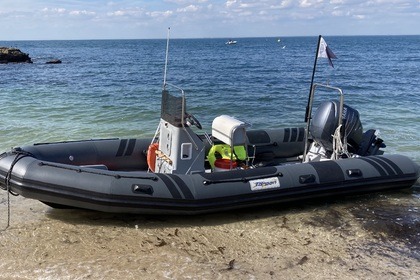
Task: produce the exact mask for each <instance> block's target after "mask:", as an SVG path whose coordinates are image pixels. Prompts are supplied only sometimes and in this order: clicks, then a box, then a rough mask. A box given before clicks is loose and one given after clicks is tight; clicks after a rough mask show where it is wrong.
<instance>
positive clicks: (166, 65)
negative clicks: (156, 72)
mask: <svg viewBox="0 0 420 280" xmlns="http://www.w3.org/2000/svg"><path fill="white" fill-rule="evenodd" d="M170 32H171V28H170V27H168V35H167V37H166V56H165V71H164V72H163V90H165V88H166V72H167V69H168V55H169V35H170Z"/></svg>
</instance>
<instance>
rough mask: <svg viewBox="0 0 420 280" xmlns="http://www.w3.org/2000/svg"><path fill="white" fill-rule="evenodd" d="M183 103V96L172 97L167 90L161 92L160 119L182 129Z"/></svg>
mask: <svg viewBox="0 0 420 280" xmlns="http://www.w3.org/2000/svg"><path fill="white" fill-rule="evenodd" d="M182 93H183V91H182ZM185 103H186V102H185V96H184V94H182V95H181V96H174V95H172V94H171V93H169V91H168V90H166V89H164V90H162V107H161V118H162V119H164V120H165V121H167V122H169V123H170V124H172V125H174V126H176V127H182V125H183V120H184V117H183V116H185V111H186V104H185Z"/></svg>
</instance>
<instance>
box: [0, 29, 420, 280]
mask: <svg viewBox="0 0 420 280" xmlns="http://www.w3.org/2000/svg"><path fill="white" fill-rule="evenodd" d="M317 39H318V38H317V37H284V38H281V40H280V41H279V40H278V38H240V39H237V41H238V43H237V44H236V45H226V44H225V42H226V40H225V39H173V40H171V41H170V43H169V46H170V49H169V63H168V71H167V82H168V83H169V84H173V85H176V86H177V87H180V88H182V89H183V90H184V91H185V95H186V97H187V111H188V112H189V113H191V114H193V115H194V116H195V117H196V118H197V119H198V120H199V121H200V122H201V124H202V125H203V129H204V130H206V131H207V132H210V131H211V123H212V121H213V119H214V118H215V117H217V116H219V115H222V114H227V115H230V116H234V117H236V118H238V119H240V120H243V121H246V122H248V123H250V124H252V128H254V129H258V128H278V127H302V126H305V122H304V117H305V108H306V105H307V101H308V94H309V88H310V82H311V77H312V71H313V67H314V62H315V53H316V46H317ZM325 40H326V41H327V43H328V45H329V47H330V48H331V49H332V51H333V52H334V53H335V55H336V56H337V57H338V59H336V60H334V61H333V63H334V68H332V67H331V66H329V65H328V62H327V60H326V59H322V58H320V59H318V60H317V67H316V72H315V77H314V81H315V82H316V83H322V84H329V85H331V86H336V87H340V88H341V89H342V90H343V91H344V95H345V97H344V98H345V99H344V100H345V103H346V104H347V105H349V106H351V107H353V108H355V109H357V110H358V111H359V113H360V117H361V121H362V124H363V127H364V129H365V130H366V129H369V128H374V129H378V130H380V137H381V138H382V139H383V140H384V141H385V143H386V145H387V147H386V149H385V151H386V153H399V154H403V155H407V156H409V157H411V158H412V159H413V160H415V161H416V162H417V163H420V116H419V105H420V97H419V96H420V52H419V51H418V46H419V45H420V36H355V37H350V36H349V37H347V36H346V37H335V36H331V37H325ZM0 46H10V47H17V48H19V49H21V51H23V52H26V53H28V54H29V55H30V57H31V58H32V60H33V64H0V106H1V110H0V152H2V151H8V150H10V148H11V147H16V146H22V145H27V144H32V143H37V142H53V141H65V140H81V139H92V138H113V137H130V138H131V137H151V136H152V135H153V134H154V133H155V130H156V127H157V125H158V122H159V117H160V94H161V90H162V85H163V76H164V69H165V48H166V41H165V40H163V39H162V40H93V41H84V40H81V41H14V42H11V41H7V42H5V41H3V42H2V41H0ZM52 59H60V60H61V61H62V63H61V64H45V63H46V62H47V61H49V60H52ZM169 89H170V90H171V91H173V92H176V89H175V88H173V87H169ZM316 98H317V102H319V100H321V101H322V100H330V99H337V98H338V95H337V94H336V93H334V92H333V93H330V92H323V93H321V94H320V95H319V96H317V97H316ZM317 104H318V103H317ZM197 132H199V131H197ZM419 201H420V192H419V187H418V185H417V187H415V188H412V189H410V190H405V191H402V192H396V193H392V192H391V193H385V194H380V195H376V196H372V197H371V198H369V196H368V197H362V198H357V197H356V198H354V199H352V200H343V201H341V203H340V202H339V203H332V204H330V203H326V204H324V203H322V202H315V203H314V204H310V205H306V206H305V205H302V204H300V203H296V204H294V205H293V206H286V207H285V208H280V209H277V208H274V210H270V209H272V208H271V207H267V208H266V209H252V210H249V211H245V212H241V211H238V212H235V211H230V212H228V213H223V214H217V215H216V216H214V215H209V216H205V217H198V218H194V219H190V218H186V219H183V218H180V217H178V218H176V219H175V220H174V219H172V218H169V217H160V218H159V217H158V218H150V217H142V216H126V215H117V216H114V215H108V214H101V213H92V212H84V211H81V210H74V211H70V210H68V211H66V210H56V209H51V208H49V207H48V206H45V205H43V204H41V203H39V202H36V201H32V200H25V199H24V198H21V197H18V198H14V197H12V199H11V201H10V204H9V198H7V197H6V193H5V192H1V194H0V206H1V207H0V221H1V225H0V226H1V228H2V229H3V228H4V227H5V225H6V219H7V217H8V212H7V208H8V205H11V210H12V211H11V228H10V229H9V230H8V231H6V232H2V233H1V235H0V244H1V246H2V248H4V250H2V251H3V252H5V255H4V257H3V258H2V259H1V263H2V264H1V265H0V266H1V270H2V273H3V276H4V275H5V277H10V278H13V277H29V278H38V279H47V278H63V279H64V278H65V277H70V278H73V279H75V278H83V277H85V276H86V275H87V276H92V275H93V276H95V275H96V276H99V275H100V276H101V277H107V276H108V277H109V278H112V277H113V276H115V277H117V276H118V277H120V276H121V275H120V274H119V273H123V274H124V275H125V276H126V277H127V278H133V279H137V278H138V276H139V275H142V276H144V275H146V276H147V275H148V273H149V274H150V275H149V276H150V278H162V277H163V274H165V273H173V272H171V271H174V269H175V268H177V271H178V273H180V275H184V276H185V275H190V274H191V275H195V276H194V277H198V278H200V277H203V278H210V277H214V276H215V275H218V274H220V273H225V271H227V272H226V273H239V274H237V276H238V277H242V278H243V277H244V274H240V273H244V271H245V272H246V271H248V272H247V273H248V274H247V275H249V277H250V279H251V278H252V276H253V275H254V276H255V277H256V278H266V277H265V276H267V275H277V276H278V275H280V274H276V273H280V272H279V270H281V271H282V272H281V273H282V274H283V273H286V275H287V273H290V274H291V275H297V274H296V273H301V275H302V273H305V274H304V275H312V276H313V277H311V278H314V277H316V276H319V275H320V274H319V273H321V272H322V271H323V269H325V271H328V273H334V269H333V270H331V269H332V268H334V267H335V268H336V269H337V271H339V272H337V273H338V274H337V275H340V277H341V276H342V275H343V273H344V274H345V275H347V276H349V275H353V276H354V275H356V276H360V278H370V277H372V274H369V272H366V273H367V274H363V269H362V270H361V268H363V267H367V268H366V271H373V272H372V273H374V272H375V271H376V272H377V273H380V272H381V271H383V268H385V267H389V265H390V264H392V265H393V266H392V267H391V270H393V271H399V272H398V273H400V274H399V275H400V276H401V275H403V276H404V275H405V276H406V277H403V276H401V277H402V278H410V275H411V274H410V273H412V275H415V274H416V273H418V267H417V266H416V265H415V263H416V260H417V261H418V259H419V255H418V252H419V245H418V244H419V242H420V235H419V233H418V227H419V224H420V219H419V217H420V214H419V213H420V212H419V209H420V202H419ZM261 217H263V218H261ZM191 221H192V222H191ZM290 224H291V225H290ZM174 227H176V229H174ZM178 228H179V230H178ZM220 233H225V235H222V237H220V238H217V236H218V234H219V235H220ZM255 233H258V234H255ZM189 235H191V236H190V238H189ZM206 236H207V237H206ZM212 236H215V238H214V240H212V238H211V237H212ZM235 236H236V237H235ZM247 236H248V237H247ZM273 236H274V237H276V238H278V240H277V241H272V242H273V243H272V244H271V243H270V244H269V246H268V245H266V246H265V247H263V248H260V247H258V246H257V245H258V244H266V242H267V240H268V238H269V237H273ZM338 236H339V237H338ZM250 237H253V238H255V240H254V241H253V242H249V243H246V242H245V241H246V240H251V239H249V238H250ZM156 238H157V239H156ZM177 238H178V239H181V240H175V239H177ZM206 238H207V239H206ZM238 238H239V239H238ZM241 238H245V239H241ZM155 239H156V240H155ZM183 239H185V240H184V241H183ZM295 239H296V240H295ZM162 240H164V241H165V242H163V241H162ZM197 240H198V241H199V242H197ZM200 240H201V241H200ZM238 240H239V241H240V242H239V243H240V245H238V246H237V247H235V246H234V244H235V242H238ZM252 240H253V239H252ZM225 241H226V242H225ZM104 242H106V244H104ZM244 242H245V243H244ZM195 244H198V245H197V246H198V249H197V248H196V247H194V246H195ZM290 244H295V245H293V246H292V247H290ZM310 244H315V245H316V246H314V248H311V247H310V246H311V245H310ZM328 244H332V245H331V246H327V245H328ZM218 246H219V247H218ZM275 246H277V247H275ZM288 246H289V247H288ZM125 248H132V250H133V253H130V252H131V251H130V252H128V251H127V250H126V249H125ZM206 248H208V250H209V251H206V250H205V249H206ZM214 248H219V249H216V250H213V249H214ZM290 248H292V249H293V248H295V251H293V250H291V249H290ZM319 248H321V249H322V250H320V249H319ZM346 248H347V249H346ZM270 250H271V251H270ZM346 250H347V251H349V252H356V253H354V254H356V255H355V256H353V255H351V253H350V255H351V256H347V253H346V252H347V251H346ZM265 251H267V253H268V256H267V258H265V257H264V256H262V258H260V259H259V258H258V256H260V255H261V254H262V252H265ZM318 251H319V252H320V253H319V254H318V253H317V252H318ZM215 252H216V253H217V254H216V253H215ZM218 252H219V253H220V254H219V255H218ZM237 252H243V254H244V255H243V256H241V255H240V254H239V255H235V254H237ZM283 252H286V254H283ZM299 252H303V253H299ZM305 252H306V253H305ZM337 252H338V253H337ZM339 252H341V253H339ZM104 254H105V255H104ZM302 254H304V255H302ZM336 254H339V256H337V258H334V256H335V255H336ZM377 254H379V256H380V257H379V258H378V257H375V256H376V255H377ZM104 256H106V257H104ZM203 256H206V257H207V258H209V259H206V261H204V262H203V261H202V258H203ZM251 256H252V257H251ZM255 256H256V257H257V258H255ZM273 256H277V258H276V259H275V260H272V259H271V258H272V257H273ZM324 258H327V259H326V262H325V263H324V264H322V263H319V262H318V263H317V260H324ZM18 259H19V261H17V260H18ZM251 259H252V261H250V260H251ZM268 259H270V261H269V262H267V260H268ZM336 259H338V260H339V261H335V260H336ZM22 260H28V261H23V262H22ZM117 260H118V261H117ZM182 260H184V261H182ZM232 260H233V261H234V262H233V263H232V266H230V262H232ZM283 260H284V261H283ZM229 261H230V262H229ZM378 261H380V262H378ZM224 262H225V263H229V266H227V265H226V264H225V265H224V264H223V263H224ZM269 263H273V267H272V268H267V269H268V270H267V271H268V272H270V274H264V273H268V272H265V271H264V269H261V268H264V267H265V266H266V265H267V264H269ZM294 263H297V264H296V265H295V267H297V270H296V271H295V270H293V267H294V266H293V264H294ZM410 263H411V264H413V265H412V266H410ZM149 264H150V265H149ZM254 265H255V266H254ZM343 265H345V267H346V268H347V269H345V270H343ZM104 267H106V268H107V270H105V271H104ZM225 267H228V270H226V269H225ZM349 267H350V268H349ZM215 268H216V270H215ZM165 269H166V270H165ZM86 271H87V272H86ZM165 271H166V272H165ZM211 271H213V273H212V272H211ZM229 271H231V272H229ZM311 271H314V272H311ZM416 271H417V272H416ZM376 272H375V273H376ZM84 273H85V274H84ZM86 273H87V274H86ZM130 273H134V275H135V276H133V277H129V276H128V275H131V274H130ZM206 273H207V274H206ZM209 273H210V274H209ZM346 273H347V274H346ZM352 273H356V274H352ZM360 273H361V274H360ZM389 273H391V272H389ZM401 273H403V274H401ZM404 273H405V274H404ZM206 275H207V276H208V277H207V276H206ZM264 275H265V276H264ZM333 275H335V274H333ZM393 275H395V274H393ZM152 276H153V277H152ZM219 276H220V275H219ZM356 276H355V277H356ZM388 276H389V275H388ZM238 277H235V278H238ZM337 277H338V276H337ZM29 278H28V279H29ZM173 278H177V277H176V274H175V276H174V275H173ZM356 278H357V277H356Z"/></svg>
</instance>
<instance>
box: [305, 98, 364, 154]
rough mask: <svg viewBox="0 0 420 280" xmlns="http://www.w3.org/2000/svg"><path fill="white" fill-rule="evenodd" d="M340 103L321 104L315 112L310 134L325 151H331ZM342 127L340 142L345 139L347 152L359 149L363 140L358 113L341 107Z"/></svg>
mask: <svg viewBox="0 0 420 280" xmlns="http://www.w3.org/2000/svg"><path fill="white" fill-rule="evenodd" d="M339 106H340V103H339V102H338V101H336V100H334V101H325V102H323V103H322V104H321V105H320V106H319V107H318V109H317V110H316V111H315V113H314V115H313V117H312V121H311V125H310V128H309V129H310V132H311V135H312V137H313V139H314V140H315V141H316V142H318V143H319V144H321V146H322V147H324V149H325V150H326V151H332V150H333V135H334V132H335V130H336V128H337V127H338V117H339V115H338V114H339V108H340V107H339ZM342 115H343V126H342V130H341V135H342V139H341V140H342V141H343V139H344V137H346V138H347V143H348V147H347V148H348V151H349V152H351V153H354V152H356V151H357V150H358V149H359V145H360V143H361V142H362V138H363V127H362V123H361V122H360V118H359V112H358V111H357V110H355V109H353V108H351V107H349V106H347V105H344V107H343V113H342Z"/></svg>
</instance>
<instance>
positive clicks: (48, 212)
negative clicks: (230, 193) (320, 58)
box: [0, 186, 420, 279]
mask: <svg viewBox="0 0 420 280" xmlns="http://www.w3.org/2000/svg"><path fill="white" fill-rule="evenodd" d="M419 187H420V186H418V187H415V188H411V189H409V190H406V191H402V192H393V193H386V194H372V195H367V196H359V197H354V198H350V199H345V200H333V201H328V202H326V201H321V202H319V201H318V202H313V203H309V204H308V203H306V204H293V205H275V206H271V207H265V208H253V209H245V210H240V211H232V212H227V213H226V212H225V213H217V214H211V215H204V216H194V217H178V216H176V217H173V216H165V217H163V216H135V215H120V214H118V215H117V214H106V213H98V212H93V211H84V210H76V209H72V210H68V209H67V210H63V209H62V210H59V209H52V208H50V207H48V206H46V205H44V204H42V203H40V202H37V201H33V200H28V199H25V198H22V197H11V217H10V218H11V222H10V227H9V228H8V229H6V230H3V231H1V232H0V250H1V256H0V271H1V276H0V278H1V279H303V278H305V279H315V278H316V279H418V276H419V275H420V266H419V264H420V245H419V244H420V231H419V228H420V188H419ZM0 202H1V204H0V222H1V224H0V226H1V228H2V229H4V227H5V226H6V224H7V196H6V193H5V192H1V194H0Z"/></svg>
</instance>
